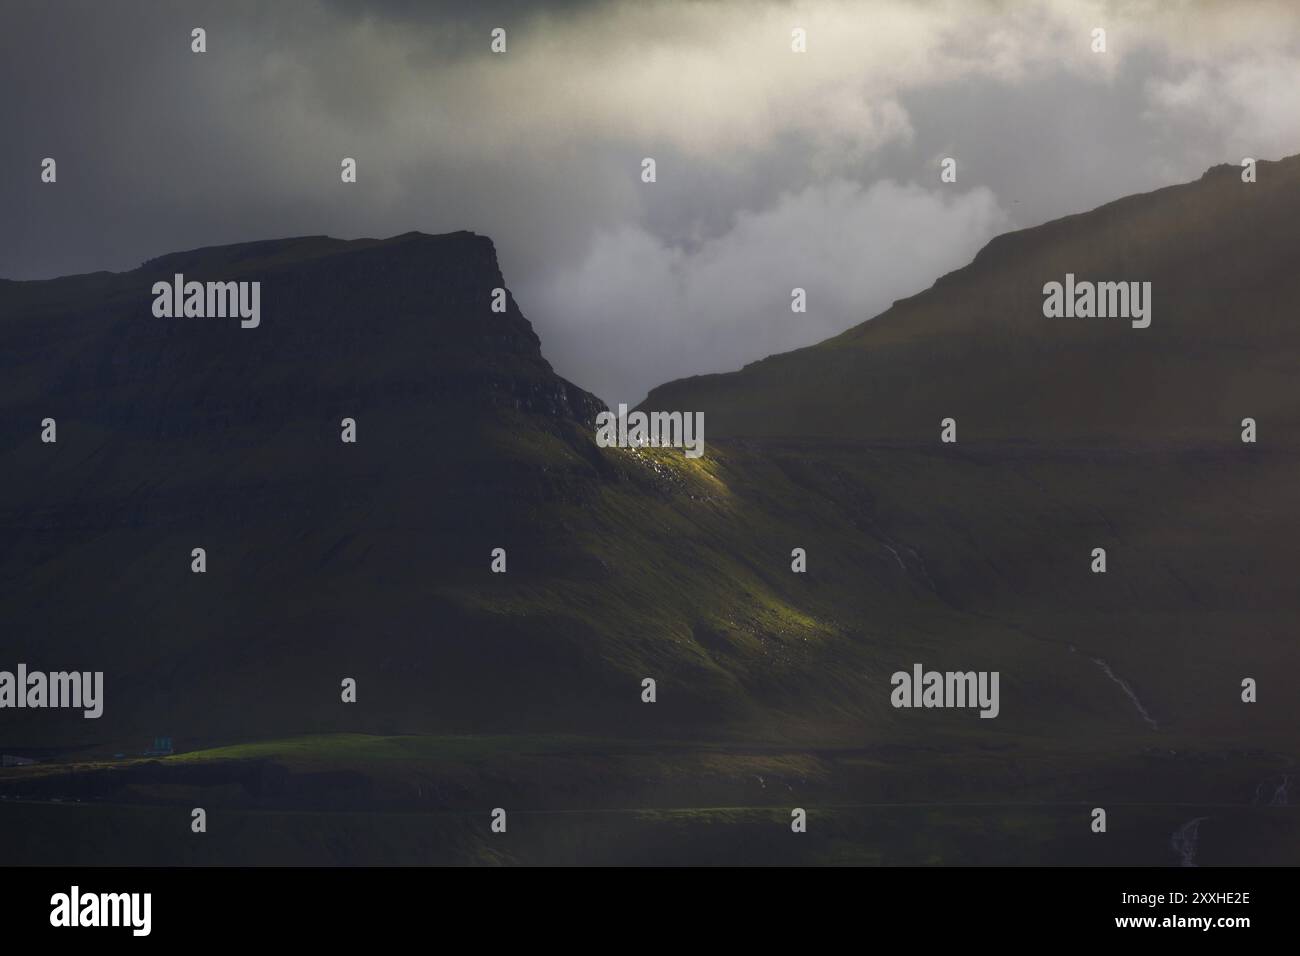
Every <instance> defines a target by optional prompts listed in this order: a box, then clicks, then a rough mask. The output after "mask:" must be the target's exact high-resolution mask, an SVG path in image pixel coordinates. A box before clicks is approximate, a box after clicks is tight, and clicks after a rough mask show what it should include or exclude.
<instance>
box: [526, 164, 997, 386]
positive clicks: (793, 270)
mask: <svg viewBox="0 0 1300 956" xmlns="http://www.w3.org/2000/svg"><path fill="white" fill-rule="evenodd" d="M1004 225H1005V215H1004V214H1003V212H1002V210H1001V209H1000V208H999V206H998V204H997V201H996V199H995V198H994V196H993V194H992V193H991V192H990V191H989V190H987V189H984V188H978V189H973V190H969V191H965V192H960V193H958V192H946V191H944V190H942V189H936V190H933V191H929V190H925V189H922V188H920V187H919V186H915V185H899V184H897V183H894V182H892V181H882V182H878V183H876V184H874V185H872V186H871V187H870V188H863V187H862V186H860V185H858V184H857V183H853V182H849V181H846V180H842V179H839V180H833V181H831V182H828V183H826V184H824V185H819V186H814V187H809V188H807V189H804V190H803V191H801V192H799V193H796V194H785V195H782V196H781V197H780V198H779V199H778V200H777V201H776V202H775V203H774V204H773V205H772V206H770V207H769V208H767V209H764V210H762V211H760V212H756V213H744V214H742V215H740V216H739V217H738V218H737V219H736V221H735V224H734V226H733V228H732V229H731V230H730V231H729V232H727V233H726V234H724V235H722V236H719V237H717V238H714V239H710V240H707V241H705V242H703V243H701V244H699V245H698V246H696V247H694V248H691V249H687V248H683V247H680V246H672V245H667V244H665V243H663V242H661V241H659V240H658V239H656V238H655V237H653V236H651V235H650V234H649V233H647V232H646V231H645V230H643V229H641V228H638V227H635V226H627V227H623V228H621V229H617V230H615V231H613V232H610V233H606V234H603V235H601V236H600V237H599V238H598V239H597V241H596V242H595V243H594V245H593V247H592V249H591V251H590V253H589V255H588V256H587V257H586V259H585V260H584V261H583V262H582V263H581V264H579V265H578V266H577V267H576V268H573V269H571V270H568V271H566V272H564V273H562V274H561V275H559V276H558V277H555V278H553V279H550V280H548V281H544V282H542V283H540V284H538V285H537V286H536V287H525V288H520V289H517V290H516V293H517V296H518V298H519V301H520V303H521V306H522V307H523V309H524V311H525V312H526V313H529V314H544V315H546V316H547V317H548V323H547V329H546V332H547V336H548V349H547V351H548V354H551V355H552V356H564V357H565V358H564V360H563V361H560V362H557V366H558V370H559V371H560V372H561V373H562V374H565V375H567V376H569V377H571V378H573V379H574V380H576V381H579V382H582V383H583V384H584V385H586V386H587V387H588V388H591V389H592V390H593V391H595V392H596V393H597V394H599V395H600V396H601V397H602V398H604V399H605V400H606V401H608V402H610V403H616V402H619V401H627V402H636V401H639V400H640V399H641V398H642V397H643V395H644V393H645V392H646V391H648V390H649V389H650V388H651V387H653V386H654V385H657V384H660V383H661V382H663V381H665V380H666V379H670V378H676V377H681V376H684V375H694V374H699V373H704V372H713V371H720V370H727V369H733V368H737V367H739V366H740V365H742V364H744V363H745V362H749V361H752V360H755V359H758V358H762V357H764V356H766V355H770V354H772V353H774V352H781V351H787V350H789V349H792V348H797V347H800V346H803V345H811V344H813V343H816V342H819V341H821V340H822V339H825V338H827V337H828V336H830V335H834V334H836V333H838V332H841V331H843V330H844V329H846V328H849V327H851V326H853V325H855V324H857V323H858V322H860V321H862V320H863V319H866V318H869V317H871V316H872V315H874V314H876V313H878V312H880V311H883V310H884V309H885V308H887V307H888V306H889V304H890V303H891V302H892V301H893V300H895V299H897V298H901V297H903V296H907V295H911V294H913V293H915V292H919V291H921V290H922V289H924V288H926V287H928V286H929V285H930V284H931V283H932V282H933V280H934V279H935V278H937V277H938V276H939V275H941V274H943V273H944V272H947V271H950V270H952V269H954V268H957V267H958V266H960V265H963V264H964V263H965V262H966V261H968V260H969V259H970V257H971V256H972V255H973V254H974V253H975V252H976V250H978V249H979V247H980V246H981V245H983V244H984V243H985V242H986V241H987V240H988V239H989V238H990V237H991V236H992V235H994V234H995V233H996V232H997V231H998V230H999V229H1001V228H1002V227H1003V226H1004ZM795 287H800V288H803V289H806V290H807V296H808V311H807V313H806V314H798V313H793V312H792V311H791V309H790V301H791V298H790V297H791V289H793V288H795Z"/></svg>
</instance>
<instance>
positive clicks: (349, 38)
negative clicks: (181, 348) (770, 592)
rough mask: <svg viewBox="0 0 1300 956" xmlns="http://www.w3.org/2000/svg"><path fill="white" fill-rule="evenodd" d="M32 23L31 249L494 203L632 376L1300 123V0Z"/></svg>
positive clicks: (26, 69) (815, 319)
mask: <svg viewBox="0 0 1300 956" xmlns="http://www.w3.org/2000/svg"><path fill="white" fill-rule="evenodd" d="M197 24H201V25H203V26H204V27H205V28H206V29H207V30H208V52H207V53H206V54H203V55H195V54H192V53H191V52H190V49H189V31H190V29H191V28H192V27H193V26H195V25H197ZM494 26H503V27H505V28H506V29H507V31H508V36H509V47H508V52H507V53H506V54H504V55H494V54H492V53H491V52H490V49H489V41H490V36H489V31H490V30H491V28H492V27H494ZM1096 26H1103V27H1105V28H1106V30H1107V44H1108V52H1107V53H1106V54H1104V55H1098V54H1094V53H1092V52H1091V49H1090V39H1091V30H1092V29H1093V28H1094V27H1096ZM795 27H801V28H803V29H806V30H807V37H808V40H807V43H808V52H807V53H794V52H792V51H791V48H790V41H791V31H792V30H793V29H794V28H795ZM4 40H5V41H6V42H7V47H6V56H5V57H3V58H0V70H4V71H6V72H7V73H10V74H11V76H10V78H9V79H8V81H7V82H5V83H4V84H3V86H4V88H5V89H6V91H7V95H5V96H3V97H0V129H2V130H3V131H4V134H5V149H4V150H0V209H3V210H4V211H5V213H6V216H5V223H4V228H3V229H0V275H4V276H5V277H14V278H23V277H37V276H51V275H59V274H66V273H69V272H75V271H90V270H95V269H125V268H131V267H133V266H134V265H136V264H138V263H139V262H141V261H142V260H144V259H146V258H149V257H152V256H156V255H159V254H162V253H165V252H169V251H173V250H177V249H185V248H193V247H196V246H202V245H211V244H217V243H224V242H240V241H247V240H251V239H260V238H268V237H273V236H286V235H303V234H319V233H327V234H331V235H336V236H340V237H344V238H353V237H358V236H386V235H394V234H398V233H402V232H406V231H409V230H412V229H418V230H422V231H426V232H444V231H452V230H457V229H472V230H474V231H476V232H479V233H483V234H487V235H490V236H491V237H492V238H493V240H494V241H495V242H496V245H497V249H498V252H499V256H500V261H501V264H502V268H503V271H504V273H505V276H506V280H507V282H508V283H510V285H511V286H512V288H513V289H514V290H515V291H516V293H517V294H518V296H519V300H520V302H521V304H522V305H523V307H524V310H525V312H526V313H527V314H528V316H529V318H530V319H532V321H533V322H534V324H535V325H536V326H537V329H538V332H539V334H540V335H541V338H542V342H543V349H544V351H545V353H546V355H547V356H548V357H549V358H551V360H552V361H553V362H554V364H555V365H556V366H557V367H558V368H559V369H561V371H563V372H565V373H566V374H568V375H569V376H570V377H572V378H573V379H574V380H575V381H576V382H578V383H579V384H581V385H584V386H587V387H590V388H592V389H593V390H595V391H597V392H598V393H599V394H601V395H602V396H603V397H606V398H610V399H619V398H626V399H629V400H634V399H636V398H637V397H639V395H640V393H642V392H644V390H645V389H646V388H648V387H650V386H652V385H654V384H658V383H659V382H660V381H663V380H665V379H667V378H670V377H674V376H678V375H683V374H691V373H695V372H704V371H715V370H718V369H722V368H729V367H735V366H736V365H738V364H740V363H741V362H744V361H748V360H751V359H754V358H758V357H761V356H762V355H766V354H768V353H770V352H772V351H777V350H780V349H783V348H790V347H794V346H798V345H804V344H809V343H812V342H815V341H817V340H819V339H820V338H823V337H825V336H826V335H829V334H833V333H835V332H838V331H840V330H841V329H843V328H846V327H848V326H850V325H852V324H854V323H856V322H858V321H861V320H862V319H864V318H867V317H868V316H870V315H872V314H875V313H876V312H878V311H880V310H881V309H882V308H884V307H885V306H887V305H888V304H889V302H890V301H891V300H892V299H893V298H896V297H898V296H901V295H906V294H908V293H911V292H915V291H917V290H918V289H920V288H923V287H924V286H926V285H928V284H929V283H930V282H931V281H933V279H934V278H935V277H936V276H937V275H938V274H939V273H940V272H942V271H945V270H947V269H951V268H954V267H956V266H959V265H961V264H962V263H963V261H964V257H969V255H970V254H971V253H973V252H974V251H975V250H976V248H977V247H978V246H979V244H980V243H981V242H982V241H983V240H984V239H986V238H987V237H988V236H989V235H990V234H991V233H992V231H994V230H996V229H998V228H1001V224H1014V225H1022V226H1023V225H1031V224H1033V223H1036V222H1040V221H1043V220H1045V219H1048V218H1052V217H1054V216H1059V215H1065V214H1068V213H1071V212H1080V211H1083V210H1085V209H1087V208H1090V207H1092V206H1094V205H1097V204H1099V203H1101V202H1105V201H1107V200H1109V199H1113V198H1115V197H1117V196H1119V195H1124V194H1127V193H1131V192H1135V191H1140V190H1144V189H1151V188H1155V187H1157V186H1160V185H1165V184H1167V183H1169V182H1174V181H1178V180H1181V179H1189V178H1195V177H1196V176H1198V175H1200V173H1201V172H1202V171H1203V170H1204V169H1205V168H1206V167H1207V166H1209V165H1212V164H1214V163H1218V162H1223V161H1225V160H1228V161H1235V160H1237V159H1239V158H1240V157H1241V156H1244V155H1252V156H1256V157H1260V158H1273V157H1277V156H1280V155H1286V154H1289V153H1294V152H1296V151H1298V150H1300V125H1298V123H1300V121H1298V120H1297V117H1300V113H1297V111H1295V110H1294V109H1292V105H1291V100H1292V99H1293V91H1294V89H1295V88H1296V85H1297V84H1296V79H1297V70H1296V63H1297V62H1300V10H1298V9H1297V8H1296V7H1295V5H1294V4H1293V3H1285V2H1279V0H1259V2H1257V3H1251V4H1241V3H1226V2H1212V0H1204V2H1190V0H1184V2H1176V0H1171V2H1161V3H1155V2H1130V3H1118V2H1105V0H925V2H916V0H879V2H870V3H868V2H860V0H792V2H775V0H614V2H598V0H569V2H564V3H546V4H540V3H527V2H524V0H500V2H491V3H489V2H483V3H477V4H474V3H459V2H453V0H437V2H434V0H427V2H426V0H387V2H384V0H283V2H279V3H276V4H264V3H256V2H253V0H183V2H180V0H178V2H175V3H168V4H158V3H156V2H154V0H118V2H115V3H113V4H85V3H80V2H72V0H49V2H48V3H43V4H18V5H16V6H15V8H14V10H13V11H12V12H11V13H10V15H9V16H8V18H7V19H6V21H5V30H4ZM946 155H952V156H955V157H957V159H958V161H959V168H960V184H961V185H960V187H947V188H944V189H943V190H942V191H938V190H940V186H939V184H938V182H937V170H936V168H935V159H936V158H937V157H940V156H946ZM44 156H55V157H57V158H58V159H59V183H58V185H57V187H50V186H46V185H42V184H41V183H40V182H39V180H38V175H37V174H38V171H39V168H38V163H39V160H40V159H41V158H42V157H44ZM344 156H350V157H353V158H355V159H356V160H357V161H358V166H359V180H358V182H357V183H356V184H355V185H348V186H344V185H342V184H341V183H340V182H339V175H338V173H339V161H340V160H341V158H342V157H344ZM644 156H653V157H655V158H656V160H657V161H658V164H659V166H658V172H659V181H658V182H657V183H656V184H654V185H653V186H647V185H645V184H642V183H641V182H640V180H639V177H638V174H639V171H640V162H641V159H642V157H644ZM910 182H919V183H923V184H924V185H925V186H927V187H931V188H933V189H935V190H936V192H933V193H927V192H926V191H925V190H923V189H920V188H919V187H913V186H901V185H899V183H910ZM873 184H874V185H873ZM973 187H979V188H973ZM957 188H960V190H961V191H960V192H957V191H955V190H956V189H957ZM995 197H996V198H995ZM1001 209H1005V210H1008V211H1009V212H1011V213H1012V214H1013V215H1014V223H1010V222H1009V221H1006V220H1004V219H1003V217H1002V214H1001V211H1000V210H1001ZM814 251H815V254H814ZM831 264H833V268H832V265H831ZM778 280H779V281H778ZM795 285H802V286H804V287H806V288H807V289H808V292H809V303H810V305H809V309H810V311H809V313H808V314H807V315H806V316H794V315H792V314H791V313H790V312H789V290H790V288H791V287H792V286H795Z"/></svg>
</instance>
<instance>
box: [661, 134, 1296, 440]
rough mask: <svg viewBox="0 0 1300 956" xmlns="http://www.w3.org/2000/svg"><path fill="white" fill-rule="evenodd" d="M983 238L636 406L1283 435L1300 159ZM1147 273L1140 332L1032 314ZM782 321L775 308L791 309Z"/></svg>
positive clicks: (710, 415)
mask: <svg viewBox="0 0 1300 956" xmlns="http://www.w3.org/2000/svg"><path fill="white" fill-rule="evenodd" d="M1240 174H1241V170H1240V169H1239V168H1237V167H1234V166H1217V167H1215V168H1213V169H1211V170H1209V172H1207V173H1206V174H1205V175H1204V176H1203V177H1202V178H1201V179H1200V180H1198V181H1197V182H1193V183H1187V184H1185V185H1180V186H1172V187H1169V188H1167V189H1162V190H1159V191H1157V192H1153V193H1148V194H1144V195H1139V196H1130V197H1127V198H1125V199H1121V200H1118V201H1116V202H1113V203H1110V204H1108V205H1106V206H1102V207H1101V208H1099V209H1096V210H1093V211H1092V212H1088V213H1084V214H1082V215H1077V216H1070V217H1068V218H1065V219H1060V220H1057V221H1054V222H1049V223H1047V224H1045V225H1042V226H1038V227H1036V228H1032V229H1025V230H1022V231H1020V232H1014V233H1009V234H1007V235H1003V236H999V237H997V238H996V239H994V240H993V241H992V242H990V243H989V244H988V245H987V246H986V247H985V248H984V249H983V250H981V251H980V253H979V254H978V255H977V256H976V257H975V259H974V261H972V262H971V263H970V265H968V266H966V267H964V268H962V269H959V270H957V271H956V272H953V273H950V274H949V275H946V276H944V277H943V278H942V279H940V280H939V281H938V282H936V283H935V284H934V286H933V287H932V288H930V289H928V290H926V291H925V292H922V293H920V294H919V295H916V296H913V297H911V298H909V299H904V300H901V301H899V302H896V303H895V304H894V305H893V306H892V307H891V308H890V309H889V310H887V311H886V312H885V313H883V314H882V315H880V316H879V317H877V318H875V319H872V320H870V321H868V322H864V323H862V324H861V325H858V326H856V327H854V328H852V329H850V330H848V331H847V332H845V333H843V334H842V335H840V336H837V337H836V338H833V339H830V340H828V341H826V342H823V343H821V344H820V345H817V346H813V347H811V348H806V349H801V350H799V351H796V352H790V353H787V354H784V355H777V356H773V357H771V358H768V359H764V360H763V361H760V362H755V363H754V364H752V365H749V366H746V368H745V369H744V370H743V371H740V372H736V373H731V374H724V375H707V376H700V377H697V378H692V379H687V380H683V381H678V382H672V383H669V384H667V385H663V386H661V387H659V388H657V389H655V390H654V391H653V392H651V394H650V395H649V397H648V398H647V399H646V401H645V403H644V405H643V407H645V408H664V409H667V408H674V409H675V408H690V409H697V410H702V411H704V412H705V418H706V421H707V422H708V426H709V431H710V434H711V435H713V436H714V437H722V436H724V435H747V436H758V435H775V436H788V437H807V436H833V437H844V438H870V439H895V440H903V441H924V442H928V441H930V440H931V439H932V438H933V437H934V436H937V435H938V432H939V422H940V421H941V419H943V418H946V417H953V418H956V419H957V420H958V426H959V436H960V438H961V439H962V440H963V441H980V440H986V439H996V440H1009V441H1037V442H1058V443H1066V444H1069V443H1074V442H1079V441H1098V440H1102V441H1104V440H1107V439H1123V440H1125V441H1139V442H1165V441H1178V440H1184V439H1196V440H1207V441H1230V440H1231V441H1235V440H1236V438H1237V434H1238V432H1239V430H1240V425H1239V423H1240V421H1241V419H1242V418H1245V417H1253V418H1255V419H1257V420H1258V421H1259V422H1260V423H1261V428H1262V429H1264V430H1265V431H1267V432H1268V434H1269V440H1270V441H1273V442H1277V441H1287V442H1293V441H1295V436H1297V435H1300V403H1297V401H1296V386H1295V374H1296V369H1297V368H1300V320H1298V319H1297V313H1296V304H1297V303H1298V302H1300V269H1297V268H1296V263H1297V261H1300V228H1297V226H1296V223H1297V222H1300V157H1291V158H1289V159H1286V160H1282V161H1281V162H1261V163H1260V164H1259V168H1258V182H1255V183H1250V184H1247V183H1243V182H1242V181H1241V175H1240ZM1067 272H1070V273H1074V274H1075V276H1076V279H1077V280H1080V281H1082V280H1091V281H1097V282H1101V281H1149V282H1151V283H1152V298H1153V313H1152V322H1151V326H1150V327H1149V328H1145V329H1137V328H1132V327H1131V325H1130V323H1129V322H1128V321H1125V320H1123V319H1118V318H1046V317H1044V315H1043V312H1042V306H1043V294H1042V289H1043V285H1044V284H1045V283H1047V282H1050V281H1058V282H1061V281H1063V280H1064V277H1065V275H1066V273H1067ZM795 319H796V317H792V320H795Z"/></svg>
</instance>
